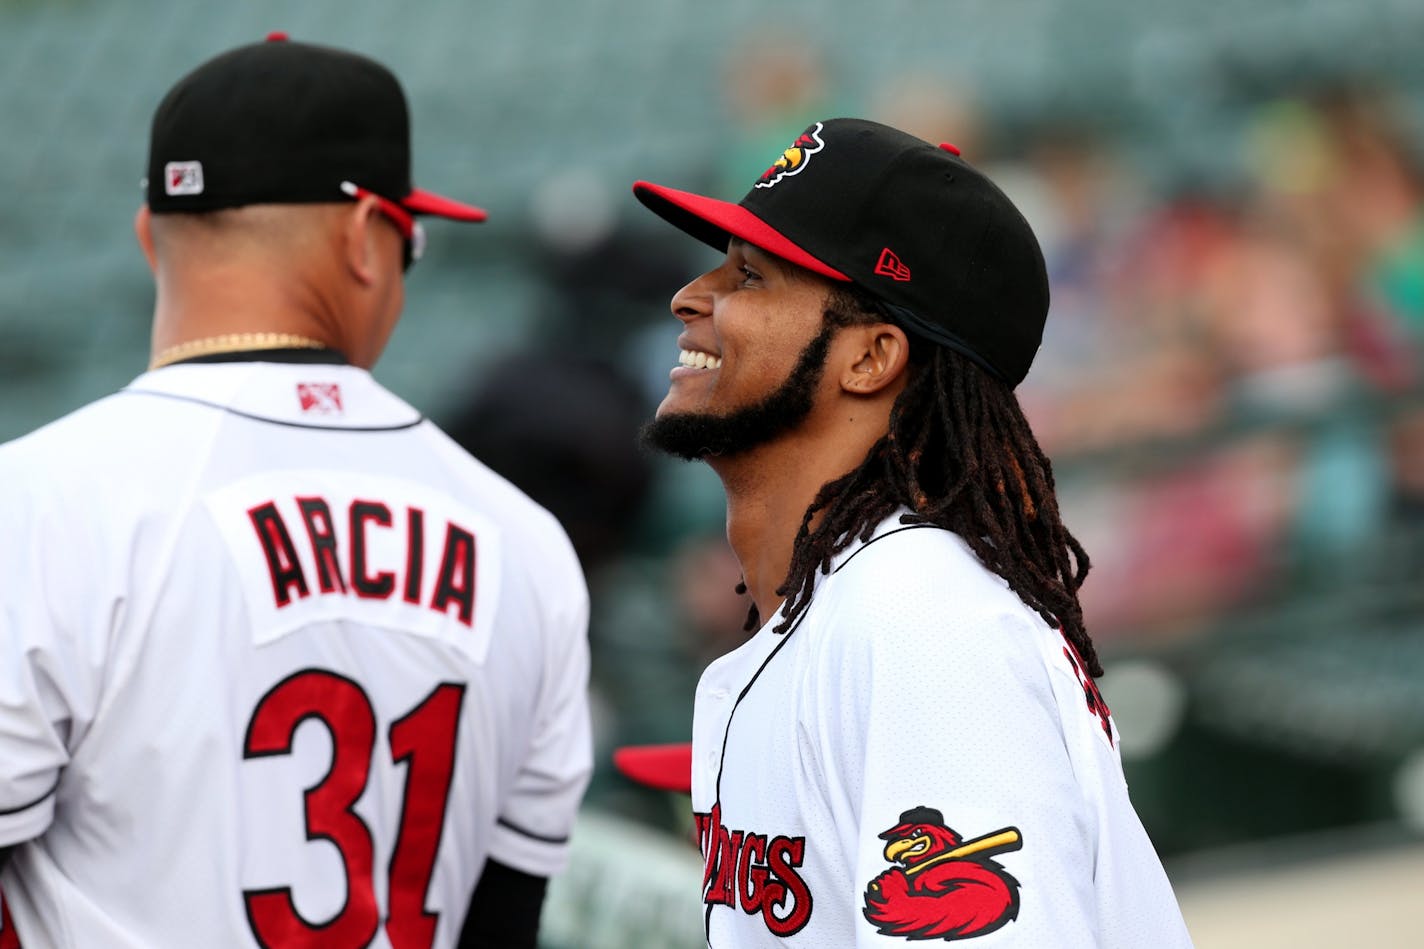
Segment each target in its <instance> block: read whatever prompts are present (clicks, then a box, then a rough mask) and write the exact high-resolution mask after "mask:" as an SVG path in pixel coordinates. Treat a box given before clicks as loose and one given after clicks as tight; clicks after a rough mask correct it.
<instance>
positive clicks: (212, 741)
mask: <svg viewBox="0 0 1424 949" xmlns="http://www.w3.org/2000/svg"><path fill="white" fill-rule="evenodd" d="M0 485H3V486H4V490H3V494H0V538H3V540H0V577H4V583H5V586H4V589H3V591H0V845H8V844H12V843H19V842H23V841H29V842H28V843H24V844H22V845H21V846H20V847H19V848H18V849H17V850H16V852H15V854H14V855H13V857H12V859H11V863H10V866H9V868H8V869H7V871H6V872H5V874H4V876H3V879H0V883H3V890H4V895H5V898H6V902H7V903H8V906H9V910H10V913H11V915H12V916H13V919H14V925H15V929H16V930H17V931H18V932H19V934H20V937H21V939H22V941H24V942H25V943H26V944H27V945H31V946H55V947H61V946H66V947H67V946H79V947H91V946H104V947H145V949H152V947H159V946H165V947H166V946H204V947H226V946H232V947H252V946H258V945H266V946H278V945H280V946H297V945H304V946H305V945H309V946H322V947H333V949H335V947H342V946H367V945H371V946H397V947H404V946H420V947H428V946H451V945H453V944H454V943H455V940H456V938H457V937H458V935H459V932H460V927H461V924H462V922H463V918H464V915H465V910H466V908H467V906H468V902H469V898H470V894H471V892H472V890H473V887H474V885H475V883H476V881H477V880H478V877H479V874H480V872H481V870H482V868H483V866H484V863H485V860H486V858H487V857H493V858H496V859H498V860H499V861H501V862H503V863H506V864H508V865H510V866H513V867H515V868H518V869H520V870H523V871H525V872H527V873H531V874H536V875H545V876H547V875H549V874H552V873H554V872H557V871H558V870H559V869H561V868H562V866H563V863H564V860H565V852H566V841H567V837H568V834H569V831H570V828H571V826H572V824H573V819H574V815H575V811H576V809H577V806H578V803H579V800H580V797H581V795H582V792H583V788H584V786H585V783H586V781H587V778H588V773H589V770H590V766H591V748H590V736H589V727H588V720H587V708H586V686H587V675H588V656H587V638H586V631H587V612H588V602H587V591H586V588H585V586H584V582H583V577H582V573H581V572H580V569H579V566H578V563H577V560H576V558H575V556H574V553H573V550H572V547H571V546H570V544H569V543H568V540H567V538H566V537H565V535H564V533H563V531H562V529H561V528H560V527H559V525H558V524H557V523H556V522H555V521H554V519H553V518H552V517H551V516H550V515H549V514H548V513H547V512H545V511H544V510H543V509H541V508H539V507H538V506H537V505H535V504H534V503H533V502H532V501H530V500H529V499H528V498H527V497H525V496H524V495H523V494H521V493H520V492H518V491H517V490H516V489H515V488H513V487H512V486H511V485H510V484H508V483H507V482H506V481H504V480H503V479H501V478H499V477H498V476H496V475H495V474H493V473H492V472H491V471H489V470H488V469H487V468H485V467H484V466H482V465H480V464H479V463H477V462H475V461H474V460H472V459H471V458H469V456H468V455H466V454H465V453H464V452H463V451H462V450H461V449H460V448H458V446H456V445H454V443H452V442H451V441H450V440H449V439H447V438H446V437H445V436H444V435H443V434H442V433H440V432H439V431H438V430H437V429H436V428H435V427H434V426H432V425H431V424H429V423H428V422H425V421H423V420H422V419H421V418H420V416H419V415H418V414H417V413H416V412H415V411H414V410H413V409H412V408H410V407H409V406H408V405H406V404H404V403H403V402H401V401H400V400H398V399H396V398H395V397H394V396H392V395H391V394H390V393H388V392H387V391H385V390H384V389H382V388H381V387H380V386H379V385H377V384H376V383H375V381H374V380H373V379H372V378H371V377H370V375H369V374H367V373H366V372H364V371H363V370H360V369H356V368H353V367H350V366H340V365H335V366H333V365H311V364H298V365H279V364H269V363H221V364H213V365H178V366H173V367H169V368H166V369H162V370H159V371H157V372H152V373H148V374H146V375H144V376H141V377H139V378H138V379H137V380H136V381H135V382H134V383H133V384H132V385H130V386H129V387H128V388H127V389H126V390H124V391H123V392H121V393H119V394H116V395H114V396H111V397H109V398H107V399H104V400H102V401H100V402H97V403H95V404H93V405H91V406H89V407H87V408H85V409H82V410H80V411H79V412H77V413H75V414H73V415H71V416H69V417H67V418H65V419H62V420H60V421H59V422H56V423H54V424H52V425H50V426H48V427H46V428H44V429H41V430H40V431H38V432H36V433H34V434H32V435H30V436H27V437H26V438H23V439H20V440H18V441H16V442H12V443H10V444H9V445H6V446H3V447H0Z"/></svg>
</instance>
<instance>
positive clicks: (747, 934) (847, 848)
mask: <svg viewBox="0 0 1424 949" xmlns="http://www.w3.org/2000/svg"><path fill="white" fill-rule="evenodd" d="M635 192H636V194H637V196H638V198H639V199H640V200H641V201H642V202H643V203H644V204H645V205H647V206H648V207H649V208H650V209H652V210H653V211H654V212H656V213H657V214H659V215H661V216H662V217H664V218H665V219H667V220H668V221H669V222H671V223H673V224H674V225H676V226H677V227H679V228H681V229H682V230H684V231H686V232H688V233H689V234H691V235H692V236H694V237H697V238H698V239H700V240H702V241H704V242H706V243H708V244H710V245H712V246H713V247H715V248H717V249H718V250H721V251H725V253H726V257H725V259H724V261H723V262H722V263H721V264H720V265H719V266H718V267H716V268H715V269H713V270H711V271H709V272H707V273H705V274H703V275H702V276H700V277H698V278H697V279H695V280H693V281H692V282H691V283H689V284H688V285H687V286H686V287H684V288H682V290H680V291H679V292H678V293H677V294H676V295H675V296H674V297H673V300H672V310H673V314H674V315H675V316H676V317H677V319H678V320H680V321H681V322H682V324H683V333H682V335H681V337H680V339H679V345H680V347H681V350H682V352H681V355H680V357H679V365H678V366H676V367H675V368H673V369H672V371H671V384H670V386H669V389H668V394H667V396H666V398H665V399H664V400H663V402H662V404H661V405H660V406H659V408H658V411H657V416H656V418H655V419H654V421H652V422H651V423H649V425H648V426H647V428H646V430H645V438H646V440H647V441H648V442H649V443H651V444H652V445H654V446H656V447H659V448H661V449H663V450H664V451H667V452H669V453H672V454H675V455H678V456H680V457H683V458H688V459H694V458H696V459H701V460H704V461H706V463H707V464H708V465H710V466H711V467H712V468H713V469H714V470H715V471H716V473H717V474H718V475H719V476H720V478H721V480H722V483H723V486H724V488H725V490H726V495H727V533H728V538H729V540H730V541H731V544H732V547H733V549H734V550H735V552H736V554H737V557H738V559H739V560H740V562H741V566H742V569H743V576H744V578H745V586H746V589H747V591H748V592H749V593H750V594H751V598H752V600H753V603H754V606H753V609H752V619H751V620H749V624H748V629H749V631H754V635H753V636H752V637H751V638H750V639H749V640H748V641H747V642H746V643H745V644H744V645H742V646H741V647H740V648H738V649H736V650H734V651H733V652H731V653H729V654H727V655H725V656H723V657H721V658H720V659H717V660H715V661H714V662H713V663H712V664H711V665H710V666H709V667H708V668H707V670H706V671H705V673H704V674H703V676H702V680H701V682H700V684H699V686H698V689H697V697H696V708H695V713H694V721H693V742H692V760H691V763H690V779H691V780H690V789H691V794H692V804H693V808H694V810H695V812H696V817H697V825H698V829H699V831H700V836H701V845H702V852H703V855H704V857H705V863H706V872H705V875H704V879H703V902H704V904H705V912H706V930H707V942H708V945H709V946H711V947H714V949H733V947H737V949H741V947H750V946H782V945H786V946H807V947H818V949H819V947H827V946H842V947H849V946H857V947H867V949H868V947H872V946H877V947H878V946H902V945H905V944H906V943H907V942H908V943H916V942H929V943H939V942H943V941H966V942H967V941H972V942H973V943H974V944H975V945H983V946H984V947H986V949H988V947H994V946H999V947H1004V946H1018V947H1034V949H1042V947H1049V946H1052V947H1057V949H1064V947H1071V949H1079V947H1081V949H1088V947H1097V949H1143V947H1148V946H1150V947H1153V949H1178V947H1183V946H1188V945H1190V940H1189V938H1188V936H1187V932H1186V929H1185V927H1184V925H1183V922H1182V918H1181V914H1180V912H1179V911H1178V908H1177V904H1176V901H1175V898H1174V897H1173V894H1172V890H1171V888H1170V886H1169V885H1168V881H1167V878H1166V876H1165V874H1164V873H1163V870H1162V866H1161V864H1160V862H1159V860H1158V858H1157V855H1156V853H1155V852H1154V850H1153V847H1152V844H1151V843H1150V841H1149V840H1148V838H1147V835H1146V834H1145V833H1144V831H1143V828H1142V825H1141V823H1140V822H1139V820H1138V818H1137V815H1136V814H1135V813H1134V811H1133V808H1132V804H1131V802H1130V801H1129V799H1128V794H1127V787H1126V784H1125V782H1124V780H1123V773H1122V767H1121V763H1120V760H1119V754H1118V736H1117V731H1116V727H1115V725H1114V723H1113V720H1112V717H1111V715H1110V713H1109V711H1108V707H1107V705H1106V704H1105V703H1104V701H1103V698H1102V696H1101V695H1100V694H1099V693H1098V689H1097V687H1096V685H1095V684H1094V681H1093V677H1094V676H1095V675H1098V674H1100V673H1101V668H1100V666H1099V664H1098V659H1097V656H1096V653H1095V651H1094V649H1093V643H1092V641H1091V639H1090V638H1089V637H1088V635H1087V632H1086V630H1085V629H1084V625H1083V616H1082V610H1081V608H1080V607H1079V604H1078V596H1077V591H1078V588H1079V586H1080V585H1081V583H1082V581H1083V577H1084V575H1085V574H1086V572H1087V558H1086V555H1085V553H1084V552H1083V549H1082V548H1081V547H1080V546H1079V545H1078V543H1077V541H1076V540H1074V539H1073V537H1072V535H1071V534H1069V533H1068V531H1067V530H1066V529H1065V528H1064V526H1063V524H1062V523H1061V521H1060V519H1059V516H1058V509H1057V502H1056V499H1055V497H1054V491H1053V480H1052V475H1051V472H1050V468H1049V464H1048V461H1047V459H1046V458H1044V456H1043V453H1042V452H1041V450H1040V449H1039V447H1038V445H1037V443H1036V441H1035V440H1034V438H1033V434H1032V432H1031V431H1030V430H1029V428H1028V425H1027V423H1026V422H1025V420H1024V418H1023V415H1022V413H1021V412H1020V410H1019V406H1018V403H1017V401H1016V399H1015V397H1014V395H1013V388H1014V386H1016V385H1017V384H1018V383H1019V382H1020V381H1021V380H1022V379H1023V378H1024V376H1025V374H1026V373H1027V372H1028V369H1029V365H1030V363H1031V362H1032V360H1033V358H1034V355H1035V353H1036V351H1037V349H1038V345H1039V340H1040V337H1041V334H1042V330H1043V326H1044V320H1045V318H1046V314H1047V310H1048V283H1047V278H1046V275H1045V269H1044V262H1043V258H1042V255H1041V253H1040V251H1039V247H1038V243H1037V241H1036V240H1035V238H1034V235H1033V233H1032V231H1031V230H1030V229H1029V226H1028V224H1027V223H1026V222H1025V220H1024V218H1023V217H1022V215H1020V214H1019V212H1018V211H1017V210H1016V209H1015V208H1014V206H1013V205H1012V204H1011V203H1010V201H1009V200H1008V198H1007V197H1005V196H1004V194H1003V193H1002V192H1001V191H1000V190H999V189H998V188H997V187H995V186H994V184H993V183H991V182H990V181H989V179H987V178H986V177H985V176H984V175H983V174H981V173H980V172H979V171H977V170H975V169H974V168H973V167H972V166H971V165H970V164H968V163H967V162H966V161H964V160H963V159H962V158H961V157H960V156H959V155H958V153H957V152H956V151H955V150H954V149H953V147H952V146H941V147H938V148H937V147H935V146H932V145H930V144H927V143H925V142H922V141H920V140H918V139H916V138H913V137H911V136H909V135H906V134H904V133H902V132H899V131H897V130H895V129H892V128H888V127H886V126H883V125H879V124H876V123H873V122H866V121H861V120H856V119H833V120H828V121H825V122H818V123H816V124H815V125H813V126H811V127H810V128H808V129H807V130H806V131H805V132H804V133H803V134H801V135H800V136H798V137H797V138H796V139H795V140H794V141H793V142H792V144H791V145H790V147H788V148H787V149H786V150H785V152H784V153H783V154H781V155H780V156H777V158H776V160H775V162H774V163H773V164H772V165H771V167H769V168H768V169H767V171H766V172H765V173H764V174H763V175H762V176H761V177H760V178H759V179H758V180H757V181H756V182H755V183H754V184H753V187H752V188H751V190H750V191H749V192H748V193H747V195H746V197H745V198H744V199H743V200H742V201H741V203H740V204H729V203H727V202H723V201H718V200H714V199H711V198H706V197H702V196H699V195H694V194H689V193H687V192H683V191H676V190H673V189H671V188H666V187H662V186H659V185H654V184H649V183H646V182H639V183H638V184H637V185H635ZM762 618H765V621H764V622H762V621H761V619H762ZM620 760H621V763H622V765H623V766H624V767H625V769H626V770H628V771H630V773H636V774H640V775H641V776H642V777H644V778H647V779H651V780H652V781H653V782H654V783H658V784H660V785H661V786H663V787H675V786H678V777H679V775H678V774H676V773H669V769H673V771H678V770H680V778H681V782H682V783H681V786H682V787H687V786H688V777H689V775H688V767H689V765H688V762H687V760H686V758H685V757H683V758H681V759H679V758H678V756H677V755H676V754H675V751H674V750H670V749H667V748H661V749H653V750H652V751H650V752H647V753H645V754H643V755H641V756H638V755H636V754H635V755H629V754H626V753H625V754H624V755H622V756H620Z"/></svg>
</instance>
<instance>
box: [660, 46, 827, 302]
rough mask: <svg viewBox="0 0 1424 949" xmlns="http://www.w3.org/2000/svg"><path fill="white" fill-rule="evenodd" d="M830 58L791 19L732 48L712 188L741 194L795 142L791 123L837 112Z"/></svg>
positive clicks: (728, 195) (728, 194)
mask: <svg viewBox="0 0 1424 949" xmlns="http://www.w3.org/2000/svg"><path fill="white" fill-rule="evenodd" d="M827 63H828V60H827V58H826V56H825V54H824V52H823V51H822V50H821V49H820V48H819V47H818V45H817V44H816V43H815V41H814V40H813V39H811V37H810V36H809V35H808V34H807V32H806V31H805V30H803V29H798V28H796V27H794V26H792V25H790V24H781V25H768V26H766V27H764V28H761V29H758V30H756V31H755V32H754V33H751V34H748V36H747V38H746V39H745V40H744V41H743V42H742V43H741V44H740V45H738V46H735V47H733V48H732V49H731V50H730V51H729V53H728V54H727V57H726V60H725V64H724V66H723V69H722V93H723V101H724V103H725V107H726V111H727V117H728V119H729V121H730V125H729V128H728V133H727V136H726V138H725V140H724V141H723V142H722V153H721V155H720V156H719V157H718V165H717V169H716V173H715V177H714V181H713V185H712V191H711V193H712V194H715V195H717V196H719V197H723V198H726V199H728V200H736V199H737V198H740V197H741V196H742V195H743V194H745V193H746V192H747V190H748V189H749V188H750V187H751V185H752V182H754V181H756V179H757V176H758V175H760V174H761V173H762V172H763V171H765V170H766V168H767V166H768V165H770V164H771V163H772V162H773V161H774V160H776V157H777V156H778V155H780V154H781V152H782V150H783V149H784V148H786V146H788V145H790V144H791V142H790V141H788V140H787V137H786V136H787V132H786V130H787V129H800V128H805V127H806V126H808V125H810V124H811V123H812V122H814V121H816V119H818V118H819V117H821V116H824V115H833V114H836V113H837V111H838V110H837V109H835V108H833V107H831V106H829V105H828V103H829V102H830V100H831V88H830V87H831V78H832V77H831V76H830V75H829V73H828V69H827ZM689 185H691V183H690V182H689ZM674 289H675V288H674Z"/></svg>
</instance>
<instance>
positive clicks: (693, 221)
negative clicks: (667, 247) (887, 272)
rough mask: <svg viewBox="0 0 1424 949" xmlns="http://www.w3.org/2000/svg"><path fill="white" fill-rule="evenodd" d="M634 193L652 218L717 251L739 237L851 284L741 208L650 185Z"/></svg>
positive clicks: (635, 187)
mask: <svg viewBox="0 0 1424 949" xmlns="http://www.w3.org/2000/svg"><path fill="white" fill-rule="evenodd" d="M633 193H634V194H635V195H637V196H638V200H639V201H641V202H643V204H644V206H646V207H647V208H648V209H649V210H650V211H652V212H653V213H654V214H656V215H658V216H659V217H661V218H662V219H663V220H665V221H667V222H668V223H669V224H671V225H673V226H674V227H676V228H678V229H680V230H683V231H686V232H687V233H688V234H691V235H692V236H693V237H695V238H697V239H698V240H700V241H702V242H703V243H704V244H708V245H710V246H711V247H713V248H715V249H717V250H722V251H725V250H726V249H727V244H728V243H729V241H730V239H731V238H733V237H740V238H741V239H742V240H744V241H746V242H747V243H749V244H754V245H755V246H757V247H760V248H761V249H762V250H764V251H767V252H768V253H772V254H775V255H776V256H778V257H780V258H782V259H783V260H789V261H790V262H791V263H793V264H796V265H797V266H798V267H805V268H806V269H807V270H810V271H812V272H813V273H818V274H820V275H821V276H823V277H829V278H830V279H832V280H840V281H844V282H849V281H850V277H848V276H846V275H845V274H843V273H841V272H840V271H839V270H837V269H836V268H834V267H832V266H831V265H830V264H828V263H826V262H825V261H823V260H820V259H819V258H817V257H816V256H815V255H814V254H811V253H810V252H809V251H807V250H805V249H804V248H802V247H799V246H797V244H796V243H795V242H794V241H792V240H791V239H790V238H788V237H786V236H785V235H784V234H782V233H780V232H779V231H777V230H776V228H774V227H772V226H771V225H770V224H768V223H766V222H765V221H763V220H762V219H761V218H759V217H757V216H756V215H755V214H753V213H752V212H751V211H748V210H747V209H746V208H744V207H742V206H741V205H740V204H732V203H731V202H730V201H719V200H717V199H716V198H707V197H703V196H702V195H700V194H692V193H691V192H688V191H678V190H677V189H675V188H666V187H663V186H662V185H655V184H653V183H652V182H649V181H639V182H636V183H635V184H634V185H633Z"/></svg>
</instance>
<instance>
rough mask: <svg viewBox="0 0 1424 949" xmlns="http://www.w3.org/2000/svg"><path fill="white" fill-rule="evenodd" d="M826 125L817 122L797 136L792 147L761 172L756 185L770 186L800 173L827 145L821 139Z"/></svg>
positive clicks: (760, 186) (759, 186) (761, 186)
mask: <svg viewBox="0 0 1424 949" xmlns="http://www.w3.org/2000/svg"><path fill="white" fill-rule="evenodd" d="M824 125H825V123H823V122H817V123H816V124H815V125H813V126H811V127H810V128H809V129H807V130H806V131H804V132H802V133H801V134H800V135H799V136H797V138H796V141H794V142H792V143H791V147H790V148H788V149H786V150H785V151H783V152H782V153H781V157H780V158H778V159H777V160H776V161H774V162H772V164H771V167H770V168H768V169H767V170H766V171H764V172H762V173H761V177H760V178H759V179H757V183H756V185H755V187H758V188H770V187H771V186H772V185H774V184H776V183H777V182H778V181H780V180H781V179H782V178H789V177H791V176H792V175H799V174H800V173H801V172H802V170H803V169H804V168H805V167H806V164H807V162H809V161H810V160H811V156H812V155H814V154H816V153H817V152H819V151H820V150H821V149H823V148H825V147H826V143H825V142H823V141H821V129H822V128H823V127H824Z"/></svg>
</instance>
